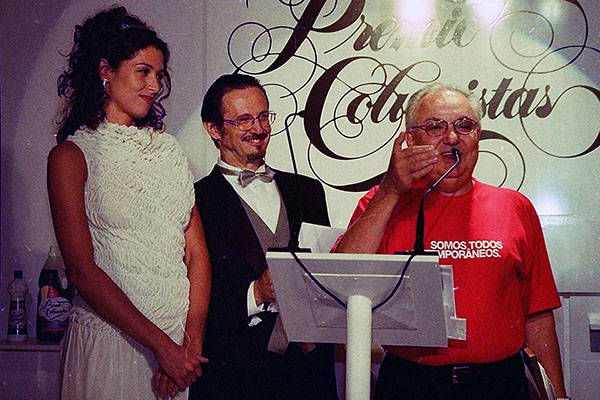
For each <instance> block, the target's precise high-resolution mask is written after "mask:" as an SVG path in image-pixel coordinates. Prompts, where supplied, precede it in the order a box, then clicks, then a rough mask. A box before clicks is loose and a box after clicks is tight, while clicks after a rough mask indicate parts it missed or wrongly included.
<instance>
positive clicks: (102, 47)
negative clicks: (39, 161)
mask: <svg viewBox="0 0 600 400" xmlns="http://www.w3.org/2000/svg"><path fill="white" fill-rule="evenodd" d="M73 42H74V43H73V49H72V50H71V52H70V53H69V54H68V55H67V57H68V67H67V69H66V70H65V71H64V72H63V73H62V74H61V75H60V76H59V77H58V95H59V96H60V97H64V98H65V99H66V102H65V105H64V108H63V110H62V112H61V113H60V117H59V121H58V125H59V129H58V132H57V134H56V140H57V142H59V143H60V142H62V141H64V140H65V139H66V138H67V137H69V136H70V135H72V134H73V133H74V132H75V131H76V130H77V129H78V128H79V127H80V126H82V125H85V126H88V127H90V128H96V127H97V126H98V124H99V123H100V121H102V120H103V119H104V118H105V113H104V105H105V103H106V101H107V96H106V95H105V92H104V87H103V85H102V79H100V75H99V73H98V67H99V65H100V60H101V59H105V60H106V61H107V62H108V64H109V65H110V66H111V68H113V69H117V68H118V67H119V66H120V65H121V63H123V62H124V61H126V60H129V59H131V58H133V57H135V55H136V53H137V52H138V51H139V50H141V49H145V48H147V47H149V46H154V47H156V48H157V49H159V50H160V51H161V52H162V54H163V62H164V70H165V74H164V78H163V79H162V81H161V90H160V93H159V95H158V96H157V100H156V101H154V103H153V104H152V107H150V110H149V111H148V114H146V116H144V117H143V118H140V119H136V120H135V125H136V126H149V127H152V128H154V129H157V130H161V129H163V118H164V117H165V115H166V114H167V113H166V111H165V108H164V107H163V106H162V104H161V102H162V101H163V100H164V99H165V98H167V97H168V96H169V94H170V93H171V78H170V76H169V74H168V72H167V63H168V61H169V56H170V53H169V48H168V46H167V44H166V43H165V42H164V41H162V40H161V39H160V38H159V37H158V35H157V34H156V32H155V31H154V30H153V29H152V28H150V27H149V26H147V25H146V24H145V23H144V22H142V21H141V20H140V19H139V18H138V17H136V16H134V15H132V14H129V13H128V12H127V10H126V9H125V7H120V6H113V7H111V8H109V9H107V10H104V11H101V12H99V13H98V14H96V15H95V16H94V17H92V18H88V19H87V20H86V21H85V22H84V24H83V26H82V25H76V26H75V33H74V35H73Z"/></svg>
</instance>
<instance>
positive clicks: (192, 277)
mask: <svg viewBox="0 0 600 400" xmlns="http://www.w3.org/2000/svg"><path fill="white" fill-rule="evenodd" d="M184 261H185V264H186V265H187V268H188V279H189V281H190V308H189V310H188V315H187V320H186V327H185V330H186V338H185V340H186V343H189V344H190V348H193V349H194V350H196V351H198V355H201V353H202V351H201V350H202V342H203V341H204V333H205V328H206V316H207V314H208V303H209V300H210V278H211V275H210V257H209V255H208V248H207V247H206V241H205V240H204V229H203V228H202V219H201V218H200V213H199V212H198V209H197V208H196V206H194V208H193V209H192V214H191V217H190V223H189V225H188V227H187V229H186V231H185V258H184Z"/></svg>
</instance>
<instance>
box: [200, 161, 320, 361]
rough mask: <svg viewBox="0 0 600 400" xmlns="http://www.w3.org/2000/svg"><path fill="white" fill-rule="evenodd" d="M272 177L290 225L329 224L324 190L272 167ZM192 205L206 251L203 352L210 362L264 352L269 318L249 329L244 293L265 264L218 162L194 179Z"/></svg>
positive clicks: (246, 219) (314, 182)
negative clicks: (208, 277) (207, 280)
mask: <svg viewBox="0 0 600 400" xmlns="http://www.w3.org/2000/svg"><path fill="white" fill-rule="evenodd" d="M274 179H275V182H276V183H277V187H278V188H279V192H280V193H281V196H282V198H283V202H284V204H285V207H286V210H287V215H288V220H289V224H290V229H293V228H292V226H298V227H299V225H300V223H301V222H300V221H295V219H298V218H295V216H299V215H300V209H301V221H302V222H309V223H313V224H319V225H326V226H329V217H328V214H327V205H326V202H325V192H324V190H323V187H322V186H321V184H320V183H319V182H318V181H316V180H315V179H312V178H308V177H306V176H299V179H298V180H296V176H295V175H294V174H291V173H287V172H282V171H275V177H274ZM194 188H195V193H196V205H197V206H198V209H199V211H200V215H201V217H202V224H203V226H204V234H205V237H206V244H207V246H208V251H209V254H210V262H211V269H212V288H211V297H210V306H209V313H208V319H207V323H206V336H205V343H204V348H203V353H204V354H205V355H206V356H207V357H208V358H209V359H211V358H212V360H213V361H217V360H219V359H221V358H225V359H228V358H229V359H231V358H236V357H239V356H240V354H241V352H242V353H243V352H244V351H245V350H248V351H251V352H252V353H253V354H256V352H265V353H266V351H267V345H268V343H269V337H270V334H271V331H272V328H273V324H274V322H275V316H274V315H273V313H266V314H267V315H266V316H265V317H264V318H263V322H261V323H260V324H258V325H257V326H255V327H252V328H249V327H248V323H249V321H250V319H249V317H248V310H247V292H248V287H249V285H250V283H251V282H252V281H254V280H256V279H258V278H259V277H260V276H261V274H262V273H263V271H265V269H267V262H266V259H265V256H264V254H263V251H262V248H261V245H260V242H259V240H258V237H257V236H256V234H255V232H254V229H253V227H252V223H251V222H250V219H249V218H248V216H247V214H246V211H245V209H244V206H243V205H242V202H241V200H240V198H239V197H238V195H237V193H236V192H235V190H234V189H233V188H232V187H231V185H230V184H229V183H228V182H227V181H226V180H225V178H224V177H223V175H222V174H221V172H220V171H219V169H218V167H216V166H215V168H214V169H213V170H212V172H211V173H210V174H209V175H208V176H206V177H205V178H203V179H201V180H200V181H198V182H196V184H195V185H194Z"/></svg>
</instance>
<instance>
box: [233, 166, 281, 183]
mask: <svg viewBox="0 0 600 400" xmlns="http://www.w3.org/2000/svg"><path fill="white" fill-rule="evenodd" d="M274 175H275V172H274V171H273V170H272V169H270V168H267V169H265V170H264V171H263V172H256V171H250V170H243V171H242V172H240V174H239V175H238V180H239V182H240V185H242V187H245V186H246V185H248V184H249V183H250V182H252V181H253V180H255V179H260V180H261V181H263V182H271V181H272V180H273V176H274Z"/></svg>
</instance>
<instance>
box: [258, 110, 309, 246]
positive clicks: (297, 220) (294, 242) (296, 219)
mask: <svg viewBox="0 0 600 400" xmlns="http://www.w3.org/2000/svg"><path fill="white" fill-rule="evenodd" d="M296 115H297V116H299V117H300V118H304V117H305V116H306V111H304V110H301V111H298V112H293V113H290V114H288V115H287V116H286V117H285V122H284V128H285V134H286V137H287V142H288V148H289V149H290V156H291V159H292V166H293V168H294V176H295V179H296V196H295V197H296V199H295V200H296V202H297V207H296V208H297V212H295V213H294V215H293V216H292V220H291V221H292V222H291V226H290V240H289V241H288V245H287V247H269V248H268V251H278V252H286V253H310V249H307V248H301V247H300V240H299V236H300V226H301V225H302V197H301V195H300V191H299V188H300V174H298V165H297V164H296V157H295V155H294V148H293V147H292V135H291V134H290V125H291V123H290V120H291V118H292V117H294V116H296Z"/></svg>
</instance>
